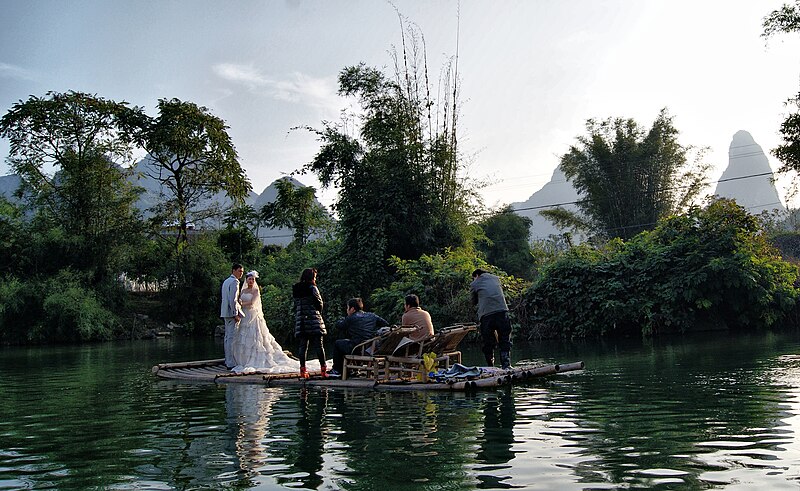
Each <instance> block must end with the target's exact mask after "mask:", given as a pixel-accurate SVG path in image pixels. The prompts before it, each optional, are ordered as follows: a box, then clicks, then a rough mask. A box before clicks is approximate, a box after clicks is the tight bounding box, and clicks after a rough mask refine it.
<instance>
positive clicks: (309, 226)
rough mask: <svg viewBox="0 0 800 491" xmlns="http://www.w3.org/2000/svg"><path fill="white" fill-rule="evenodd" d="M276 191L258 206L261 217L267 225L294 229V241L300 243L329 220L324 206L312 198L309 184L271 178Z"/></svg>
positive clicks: (312, 190)
mask: <svg viewBox="0 0 800 491" xmlns="http://www.w3.org/2000/svg"><path fill="white" fill-rule="evenodd" d="M275 187H276V188H277V190H278V195H277V197H276V198H275V201H273V202H271V203H267V204H266V205H264V206H263V207H262V208H261V212H260V217H261V221H262V222H264V223H265V224H266V225H267V226H269V227H273V228H278V227H289V228H292V229H294V243H295V244H296V245H298V246H301V247H302V246H304V245H305V244H306V242H308V238H309V237H310V236H311V234H312V233H313V232H314V231H315V230H317V229H320V228H323V227H325V226H327V225H328V224H330V222H331V220H330V217H328V214H327V213H326V212H325V209H324V208H323V207H322V205H320V204H319V203H317V202H316V201H315V199H314V198H315V196H316V193H315V191H316V190H315V189H314V188H313V187H311V186H299V187H298V186H295V184H294V183H293V182H292V181H291V179H288V178H286V179H279V180H278V181H276V182H275Z"/></svg>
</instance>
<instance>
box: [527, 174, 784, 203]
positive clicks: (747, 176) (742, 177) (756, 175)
mask: <svg viewBox="0 0 800 491" xmlns="http://www.w3.org/2000/svg"><path fill="white" fill-rule="evenodd" d="M772 175H774V173H773V172H761V173H759V174H749V175H746V176H738V177H729V178H726V179H718V180H717V181H712V182H710V183H708V184H714V183H717V184H719V183H721V182H728V181H737V180H740V179H750V178H752V177H764V176H772ZM686 187H688V186H685V185H684V186H675V187H672V188H666V189H664V191H671V190H676V189H681V188H686ZM587 201H593V200H592V199H590V198H584V199H580V200H577V201H568V202H564V203H553V204H548V205H539V206H529V207H525V208H513V209H512V210H511V211H513V212H517V211H529V210H540V209H543V208H555V207H557V206H565V205H577V204H580V203H585V202H587Z"/></svg>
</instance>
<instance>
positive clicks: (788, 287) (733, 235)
mask: <svg viewBox="0 0 800 491" xmlns="http://www.w3.org/2000/svg"><path fill="white" fill-rule="evenodd" d="M797 278H798V270H797V267H796V266H795V265H792V264H790V263H787V262H785V261H783V260H782V259H781V258H780V256H779V254H778V252H777V250H776V249H775V248H774V247H773V246H771V245H770V244H769V243H768V242H767V240H766V234H764V233H763V230H762V229H761V228H760V227H759V223H758V219H757V218H756V217H754V216H752V215H750V214H748V213H747V212H746V211H745V210H744V208H742V207H741V206H739V205H737V204H736V203H735V202H734V201H732V200H727V199H718V200H714V201H712V202H711V203H710V204H709V205H708V206H706V207H699V206H692V207H690V209H689V210H688V211H687V212H686V213H684V214H681V215H672V216H670V217H667V218H665V219H662V220H660V221H659V223H658V225H657V226H656V227H655V228H654V229H653V230H648V231H645V232H642V233H641V234H639V235H637V236H636V237H634V238H632V239H631V240H629V241H627V242H623V241H621V240H613V241H610V242H609V243H607V244H606V245H605V246H604V247H603V248H600V249H596V248H592V247H588V246H587V245H581V246H578V247H575V248H573V249H571V250H570V251H568V252H567V253H566V254H564V255H563V256H561V257H559V258H558V259H557V260H556V261H555V262H553V263H551V264H550V265H549V266H548V267H546V268H545V269H544V270H543V272H542V274H541V275H540V277H539V278H538V279H537V281H536V282H535V283H534V284H533V285H532V287H531V288H530V289H529V290H528V292H526V300H525V302H524V307H525V308H524V310H526V311H527V312H529V313H530V314H529V316H528V318H527V319H523V328H522V329H520V332H519V334H520V335H525V331H526V330H529V331H530V333H529V334H533V333H534V332H535V330H537V329H538V330H539V332H538V334H549V335H553V334H555V335H560V336H564V337H588V336H597V335H641V334H646V335H650V334H659V333H674V332H687V331H692V330H706V329H720V328H729V329H764V328H768V327H770V326H774V325H779V324H780V322H781V321H782V320H784V319H785V318H786V316H787V315H790V314H791V313H792V312H793V311H794V309H795V304H796V301H797V298H798V290H797V289H796V288H795V285H796V281H797Z"/></svg>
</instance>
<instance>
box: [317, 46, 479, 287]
mask: <svg viewBox="0 0 800 491" xmlns="http://www.w3.org/2000/svg"><path fill="white" fill-rule="evenodd" d="M410 34H411V35H410V36H408V38H407V39H410V40H411V41H412V42H411V43H410V45H404V46H403V52H402V57H401V56H398V55H397V54H395V61H396V64H395V73H394V74H393V76H387V75H386V74H384V73H383V72H382V71H380V70H378V69H375V68H370V67H367V66H365V65H364V64H360V65H356V66H351V67H347V68H345V69H344V70H342V71H341V73H340V75H339V92H340V94H342V95H344V96H348V97H354V98H356V100H357V102H358V104H359V106H360V108H361V110H362V115H361V116H360V117H359V120H358V123H357V130H358V136H352V135H351V134H350V131H349V127H351V126H352V123H353V122H352V121H346V122H344V123H342V124H339V125H336V124H333V123H323V125H324V127H323V129H322V130H318V131H316V133H317V134H318V136H319V140H320V141H321V142H322V148H321V149H320V151H319V153H318V154H317V155H316V157H315V158H314V160H313V161H312V162H311V163H309V164H308V165H307V166H306V170H307V171H310V172H313V173H314V174H316V175H317V177H318V178H319V179H320V181H321V182H322V184H323V186H331V185H334V186H336V187H337V188H338V189H339V199H338V201H337V203H336V205H335V211H336V213H337V214H338V219H339V227H340V230H339V235H340V239H341V242H342V247H341V248H340V250H339V251H338V254H337V256H338V258H339V260H338V261H337V263H336V264H335V269H334V270H335V271H336V274H338V275H339V276H342V277H345V275H346V277H347V279H348V284H347V285H346V287H345V289H346V290H347V291H351V292H353V293H355V292H357V291H359V290H360V291H364V290H367V291H369V290H371V289H373V288H375V287H377V286H380V285H382V284H384V283H385V282H386V281H387V280H388V278H389V277H388V275H389V273H390V271H387V270H386V259H387V258H389V257H391V256H397V257H400V258H403V259H415V258H418V257H419V256H420V255H422V254H429V253H435V252H437V251H441V250H443V249H444V248H445V247H457V246H459V245H462V244H464V243H465V241H466V232H467V206H466V205H467V200H468V196H469V193H468V192H467V191H466V188H465V187H464V184H463V181H462V178H461V176H460V171H461V167H462V163H461V161H460V160H459V156H458V152H457V147H456V142H457V138H456V126H457V125H456V121H457V117H456V115H457V89H456V87H455V86H454V85H455V80H454V81H453V82H452V83H451V82H450V81H449V80H450V79H449V76H450V75H452V76H453V77H454V78H455V74H451V72H450V70H449V69H447V70H446V71H445V72H446V76H447V77H448V78H447V81H445V88H444V90H443V92H444V93H446V94H447V96H446V97H445V98H444V99H443V100H441V101H439V100H434V99H433V98H432V97H431V93H432V92H435V91H432V90H431V88H430V86H429V81H428V73H427V66H426V65H425V62H424V51H420V50H418V49H417V48H418V47H419V45H418V44H416V43H415V42H413V41H414V40H416V39H418V38H417V37H416V35H415V33H414V32H413V30H412V32H411V33H410ZM451 91H452V97H450V95H451Z"/></svg>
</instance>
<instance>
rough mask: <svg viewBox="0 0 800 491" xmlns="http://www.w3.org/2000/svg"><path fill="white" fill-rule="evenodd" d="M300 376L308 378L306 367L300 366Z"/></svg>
mask: <svg viewBox="0 0 800 491" xmlns="http://www.w3.org/2000/svg"><path fill="white" fill-rule="evenodd" d="M300 378H308V370H306V367H300Z"/></svg>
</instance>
